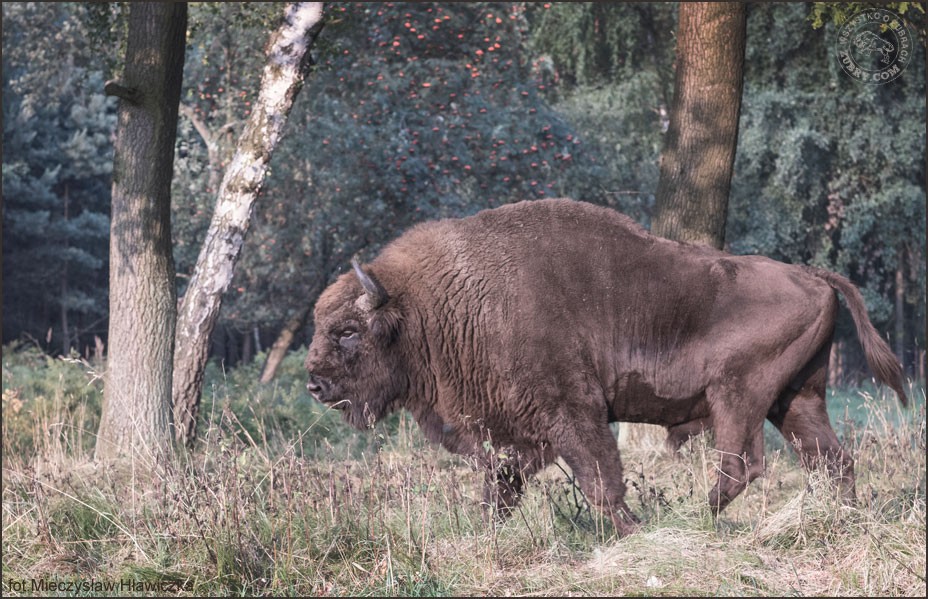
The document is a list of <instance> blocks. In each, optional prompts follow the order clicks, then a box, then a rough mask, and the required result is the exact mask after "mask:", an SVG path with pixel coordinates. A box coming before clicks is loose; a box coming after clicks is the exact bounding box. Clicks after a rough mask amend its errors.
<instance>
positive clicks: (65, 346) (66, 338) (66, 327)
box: [58, 185, 71, 356]
mask: <svg viewBox="0 0 928 599" xmlns="http://www.w3.org/2000/svg"><path fill="white" fill-rule="evenodd" d="M69 203H70V197H69V193H68V186H67V185H65V187H64V222H65V223H67V222H68V219H69V218H70V215H69V214H68V211H69V206H68V204H69ZM61 244H62V246H63V247H64V251H65V252H67V250H68V236H67V234H65V236H64V239H62V240H61ZM59 293H60V294H61V295H60V296H59V297H58V301H59V303H60V304H61V355H62V356H68V355H70V354H71V333H70V332H69V331H70V330H71V325H70V324H69V323H68V261H67V260H62V262H61V289H60V291H59Z"/></svg>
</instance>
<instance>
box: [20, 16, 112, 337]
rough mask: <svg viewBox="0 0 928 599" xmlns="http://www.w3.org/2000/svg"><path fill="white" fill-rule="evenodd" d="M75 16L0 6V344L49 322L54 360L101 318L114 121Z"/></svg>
mask: <svg viewBox="0 0 928 599" xmlns="http://www.w3.org/2000/svg"><path fill="white" fill-rule="evenodd" d="M81 11H82V9H81V8H80V6H71V7H69V6H66V5H63V4H55V5H49V6H39V5H36V4H27V3H19V4H4V6H3V22H4V24H3V48H4V52H3V205H4V206H3V280H4V294H3V320H4V327H3V329H4V330H3V334H4V339H15V338H18V337H20V336H21V335H31V336H33V337H35V338H44V337H46V331H47V330H48V329H49V326H50V324H51V318H50V317H49V315H50V313H52V314H56V315H58V318H56V319H55V320H56V321H57V322H56V324H55V325H53V326H54V328H53V330H52V331H49V335H50V339H51V340H53V341H54V342H55V343H56V344H57V345H58V347H61V348H62V351H63V353H65V354H67V351H68V348H69V347H71V346H72V345H77V346H78V347H83V346H84V345H86V344H92V341H91V340H92V337H93V335H95V334H97V335H102V334H103V333H104V331H105V326H101V323H102V322H103V321H104V319H105V316H106V314H107V295H106V281H107V261H108V246H107V240H108V238H109V194H110V190H109V182H110V173H111V171H112V140H111V136H112V133H113V130H114V127H115V113H114V110H113V106H114V103H113V102H112V101H111V100H108V99H107V98H106V97H104V95H103V75H102V72H101V70H100V65H99V64H98V60H97V58H96V57H95V54H94V53H93V51H92V48H91V47H89V46H88V45H87V44H85V43H84V42H83V40H84V36H85V35H86V30H85V29H84V27H83V25H82V23H81V20H80V18H79V15H80V14H81ZM39 39H41V40H43V43H41V44H36V40H39ZM65 323H68V330H67V331H64V330H63V327H64V326H65ZM78 339H80V340H81V341H82V343H80V342H78Z"/></svg>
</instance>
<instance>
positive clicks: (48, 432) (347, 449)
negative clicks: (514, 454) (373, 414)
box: [2, 347, 926, 596]
mask: <svg viewBox="0 0 928 599" xmlns="http://www.w3.org/2000/svg"><path fill="white" fill-rule="evenodd" d="M301 358H302V356H300V355H298V354H297V353H295V354H293V355H291V356H290V357H289V358H288V359H287V360H286V361H285V363H284V365H283V366H282V370H281V372H280V374H279V376H278V378H277V380H276V381H275V382H273V383H271V384H270V385H266V386H263V385H259V384H258V383H256V382H255V381H256V380H257V377H258V367H257V366H245V367H241V368H237V369H235V370H232V371H230V372H222V370H221V369H219V368H216V367H215V366H211V368H210V371H209V372H208V377H207V385H206V389H207V392H206V394H205V397H204V404H203V407H202V410H201V413H203V414H204V424H203V425H202V432H201V435H200V436H201V440H200V441H199V444H198V446H197V447H196V448H195V449H194V450H193V451H190V452H179V454H178V455H177V456H176V457H175V459H173V460H172V461H171V462H170V463H168V464H164V465H161V466H159V467H157V468H156V469H154V470H151V469H148V468H143V467H141V465H134V464H131V463H130V464H124V465H121V466H119V467H103V466H101V465H99V464H96V463H94V462H93V460H92V453H93V436H94V433H95V432H96V425H97V423H98V421H99V410H100V401H101V383H100V381H99V372H100V369H101V366H100V365H95V364H89V363H87V362H84V361H81V360H79V359H77V358H73V359H68V360H61V359H52V358H47V357H45V356H43V355H41V354H40V353H39V352H37V351H35V350H33V349H31V348H28V347H16V348H14V347H5V348H4V351H3V499H2V501H3V540H2V546H3V594H4V596H6V595H11V596H16V595H35V594H41V595H53V594H68V595H127V594H128V595H165V594H168V595H182V596H187V595H230V594H231V595H415V596H422V595H505V594H523V595H524V594H533V595H552V596H566V595H571V594H583V595H627V594H644V595H737V596H745V595H755V596H756V595H794V594H800V595H866V596H872V595H892V596H924V595H925V590H926V586H925V568H926V561H925V532H926V531H925V467H926V464H925V439H926V437H925V435H926V433H925V393H924V390H922V389H920V388H913V389H912V395H911V396H912V398H913V399H914V400H915V401H914V402H913V403H914V405H913V406H911V407H909V408H908V409H900V408H899V406H898V402H897V401H896V399H895V397H894V396H892V394H891V393H888V392H886V391H884V390H869V391H867V390H865V391H861V390H851V391H847V392H843V393H839V394H835V395H834V396H833V397H831V398H830V404H831V405H830V407H831V408H832V417H833V421H834V426H835V429H836V431H837V432H838V434H839V436H840V437H841V438H842V443H844V444H845V447H846V448H848V449H849V450H850V451H851V453H852V455H853V456H854V458H855V461H856V469H857V495H858V499H859V502H858V504H857V505H856V506H846V505H843V504H842V503H841V502H840V501H838V500H837V498H836V497H835V493H834V486H833V485H832V484H831V482H830V481H829V480H827V477H826V476H824V475H823V474H822V473H821V472H818V471H813V472H812V473H808V472H805V471H804V470H802V469H801V468H800V466H799V465H798V463H797V460H796V458H795V456H794V455H793V454H792V452H791V450H789V449H788V448H787V447H786V446H785V444H784V443H782V442H781V441H777V440H776V438H775V437H773V436H771V435H769V434H768V435H766V438H767V451H766V459H767V471H766V475H765V476H764V477H762V478H761V479H759V480H757V481H755V482H754V483H753V484H752V485H751V486H749V487H748V489H747V490H746V491H745V492H744V493H743V494H742V496H740V497H739V498H738V499H737V500H736V501H735V502H734V503H733V504H732V505H731V506H729V508H728V509H727V510H726V511H725V512H723V514H722V516H721V517H720V518H719V519H718V520H715V519H713V518H712V517H711V516H710V514H709V510H708V509H707V506H706V501H705V497H706V494H707V492H708V490H709V488H710V486H711V485H712V483H713V482H714V476H715V474H714V473H715V468H716V464H717V461H718V459H717V454H716V453H715V452H714V451H713V450H712V448H711V440H710V439H707V438H706V437H697V438H696V439H694V440H692V441H691V442H689V443H688V444H687V445H685V446H684V447H683V449H682V450H681V452H680V453H679V454H677V455H675V456H671V455H668V454H666V453H665V452H664V451H662V450H660V449H659V448H656V447H651V446H642V447H638V448H636V447H630V448H627V449H625V450H624V451H623V461H624V465H625V475H626V480H627V483H628V487H629V494H628V501H629V505H630V506H631V507H632V508H633V509H634V510H635V511H636V512H637V513H638V515H639V516H641V517H642V518H643V519H644V520H645V522H646V523H645V526H644V528H643V529H642V531H641V532H639V533H637V534H634V535H631V536H629V537H626V538H622V539H617V538H616V537H615V534H614V531H613V530H612V529H611V527H610V526H609V525H608V524H606V523H605V522H604V521H603V518H602V517H601V516H600V515H599V513H598V512H596V511H595V510H590V509H589V506H588V505H587V503H586V502H585V500H584V498H583V496H582V494H580V493H579V491H578V490H577V489H576V487H574V485H573V484H572V481H571V479H570V474H569V471H568V470H567V469H566V467H564V466H562V465H557V466H552V467H549V468H548V469H547V470H545V471H543V472H542V473H541V474H540V475H539V476H538V477H536V479H535V480H534V481H533V484H531V485H530V487H529V488H528V492H527V495H526V497H525V498H524V501H523V503H522V504H521V506H520V508H519V509H518V510H517V511H516V513H515V514H514V515H513V516H512V517H511V518H509V519H508V520H507V521H505V522H497V521H495V520H493V519H489V520H488V519H485V518H484V513H483V510H482V509H481V507H480V504H479V503H480V498H481V497H482V490H481V487H480V485H481V483H482V474H481V473H479V472H477V471H475V470H474V468H473V467H472V464H471V463H469V461H468V460H467V459H464V458H461V457H459V456H454V455H451V454H448V453H447V452H445V451H444V450H441V449H439V448H436V447H433V446H431V445H430V444H428V443H426V442H425V441H424V440H423V438H422V437H421V436H420V434H419V431H418V429H417V427H416V425H415V423H414V422H412V420H411V419H410V418H409V417H408V416H406V415H403V414H397V415H394V416H392V417H391V418H389V419H388V420H387V421H386V422H384V423H382V424H380V425H378V426H377V427H376V428H375V429H374V430H372V431H368V432H366V433H358V432H355V431H353V430H351V429H350V428H348V427H347V426H346V425H344V424H343V423H342V422H341V421H340V420H339V418H338V415H337V414H336V413H333V412H331V411H328V410H326V409H324V408H322V407H321V406H319V405H318V404H316V403H315V402H313V401H312V400H311V398H310V397H309V396H308V395H307V394H306V392H305V390H304V387H303V385H304V384H305V381H304V376H303V373H302V368H301V364H300V361H301ZM137 466H138V467H137ZM69 585H71V586H69Z"/></svg>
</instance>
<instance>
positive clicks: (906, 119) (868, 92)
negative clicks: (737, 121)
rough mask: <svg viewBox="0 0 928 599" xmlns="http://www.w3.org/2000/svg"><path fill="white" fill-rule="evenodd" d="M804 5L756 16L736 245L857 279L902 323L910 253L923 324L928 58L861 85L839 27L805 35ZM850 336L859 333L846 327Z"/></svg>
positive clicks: (875, 314) (876, 317) (734, 200)
mask: <svg viewBox="0 0 928 599" xmlns="http://www.w3.org/2000/svg"><path fill="white" fill-rule="evenodd" d="M805 11H806V9H805V8H804V7H803V6H800V5H791V6H773V5H756V6H752V8H751V10H750V11H749V19H748V35H747V40H748V41H747V56H746V60H745V64H746V72H745V91H744V100H743V104H742V116H741V125H740V139H739V141H738V155H737V158H736V164H735V177H734V179H733V181H732V193H731V200H730V206H729V221H728V241H729V243H730V245H731V249H732V250H733V251H734V252H736V253H758V254H763V255H767V256H771V257H773V258H776V259H779V260H784V261H786V262H796V263H811V264H815V265H817V266H820V267H824V268H828V269H830V270H835V271H837V272H841V273H845V274H847V275H849V276H850V277H851V278H852V279H853V280H854V281H855V282H856V283H858V284H859V285H862V287H863V292H864V296H865V298H866V299H867V303H868V310H869V312H870V316H871V318H872V319H873V321H874V322H875V323H876V324H877V325H878V326H881V327H886V326H887V325H889V324H891V323H892V322H893V319H894V318H896V315H895V310H894V308H893V305H892V303H891V299H890V298H891V297H892V294H893V290H894V286H895V282H894V281H895V273H896V270H897V268H898V267H899V265H900V260H904V262H903V269H904V272H905V276H906V278H907V280H908V285H907V286H908V288H909V292H910V293H911V294H912V295H910V296H909V297H908V301H909V302H910V305H912V306H913V308H914V310H913V312H915V315H916V318H915V319H914V320H915V322H919V321H920V322H924V320H923V316H921V317H919V316H918V315H923V314H924V305H925V299H924V287H925V268H924V260H923V259H921V258H920V257H921V256H924V255H925V235H924V227H925V201H924V198H925V188H924V162H923V160H922V157H923V155H924V148H925V131H924V128H923V127H916V126H913V125H914V124H915V123H923V122H924V121H925V106H924V102H923V98H924V93H925V79H924V76H923V75H922V74H921V73H923V71H924V53H923V52H917V53H916V56H915V58H914V64H912V65H911V67H912V71H911V72H909V71H907V72H906V73H905V75H904V76H903V77H900V78H899V80H897V81H894V82H893V84H892V85H884V86H866V85H861V84H859V83H857V82H856V81H853V80H851V79H850V78H849V77H846V76H845V75H844V73H843V72H842V71H841V70H840V68H839V66H838V65H837V63H836V61H834V60H833V59H831V56H830V54H831V52H832V46H831V45H832V44H833V42H834V31H832V30H831V28H830V27H826V30H825V31H823V32H812V31H809V32H808V33H807V34H803V35H799V34H801V33H802V32H803V31H808V30H806V29H804V28H803V23H804V20H805V17H806V12H805ZM797 39H798V42H799V43H798V44H797ZM823 65H824V66H825V68H823ZM919 318H921V319H922V320H919ZM911 328H912V331H911V334H912V338H911V342H912V345H917V346H918V347H924V344H925V339H924V336H923V332H920V331H919V330H917V328H916V327H914V326H913V327H911ZM842 335H851V336H853V333H852V329H850V326H849V323H848V322H843V324H842ZM854 346H855V347H856V342H855V344H854ZM910 359H911V358H910Z"/></svg>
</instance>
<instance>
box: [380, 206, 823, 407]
mask: <svg viewBox="0 0 928 599" xmlns="http://www.w3.org/2000/svg"><path fill="white" fill-rule="evenodd" d="M381 260H383V261H384V262H383V263H384V265H387V264H391V263H392V265H393V268H387V269H386V270H387V271H396V270H398V268H397V267H399V266H400V265H403V266H404V267H405V268H406V271H405V272H406V274H405V276H404V279H405V280H404V282H403V286H404V287H405V288H408V289H410V293H411V295H412V296H413V298H414V299H415V301H417V302H419V305H420V307H421V309H420V311H419V313H420V314H421V315H422V317H423V318H424V320H425V321H426V330H427V331H428V335H427V336H428V337H429V341H428V343H429V344H430V348H429V351H428V354H429V355H431V356H432V357H433V358H434V359H435V361H436V362H437V365H436V368H435V370H436V372H437V373H438V374H439V378H446V379H450V380H453V383H452V386H453V387H455V388H456V389H461V390H463V392H464V396H465V397H467V398H468V399H467V401H469V402H474V403H475V404H481V403H482V402H490V403H493V402H494V401H496V402H502V404H505V405H506V406H511V405H521V404H524V403H526V402H529V403H530V402H532V401H535V399H532V398H530V397H528V396H532V394H533V393H535V392H534V391H532V389H536V390H537V389H538V388H539V387H541V386H549V387H554V388H557V387H563V386H564V385H565V384H568V383H569V384H571V385H575V384H583V383H582V381H578V380H577V379H578V377H580V378H582V377H584V376H586V377H589V376H591V377H593V378H594V379H595V380H596V385H597V386H601V387H602V388H603V389H604V391H605V392H606V395H607V397H606V399H607V401H609V402H610V403H613V402H614V400H615V398H616V397H618V396H619V395H621V394H622V393H623V390H625V394H626V395H628V394H629V391H628V390H629V389H631V388H634V389H636V390H637V391H636V393H637V394H639V395H647V396H650V397H651V398H652V399H654V400H655V401H658V402H671V401H674V400H679V401H681V402H692V401H694V398H698V397H700V396H701V394H703V393H704V391H705V389H706V388H707V387H708V386H709V385H711V384H712V383H713V377H717V376H719V373H720V372H724V371H725V370H726V369H728V368H729V366H728V364H729V363H733V362H735V361H737V360H740V359H742V358H741V357H742V356H744V355H755V356H761V355H765V354H769V355H770V359H771V360H773V359H775V356H776V355H777V352H782V351H783V350H784V348H785V347H786V346H788V345H789V344H790V343H791V342H792V341H794V340H795V339H796V338H798V337H800V336H801V334H802V332H803V331H804V330H805V329H806V328H808V327H811V326H815V322H816V319H817V318H818V314H820V313H822V312H823V311H826V312H827V311H828V309H829V306H831V305H833V304H834V294H833V293H832V292H831V290H830V288H828V287H827V285H824V284H822V283H821V282H820V281H817V280H815V278H814V277H811V276H808V275H807V274H805V273H804V272H802V271H801V269H798V268H797V267H793V266H790V265H786V264H782V263H778V262H775V261H772V260H769V259H766V258H760V257H735V256H731V255H729V254H726V253H724V252H720V251H717V250H714V249H712V248H706V247H702V246H693V245H688V244H681V243H677V242H673V241H669V240H665V239H661V238H658V237H655V236H652V235H650V234H649V233H648V232H646V231H645V230H644V229H642V228H641V227H640V226H638V225H637V224H636V223H634V221H632V220H631V219H629V218H628V217H626V216H624V215H622V214H620V213H618V212H615V211H613V210H610V209H608V208H603V207H599V206H594V205H592V204H587V203H584V202H576V201H572V200H538V201H531V202H521V203H518V204H511V205H507V206H503V207H500V208H497V209H494V210H487V211H483V212H480V213H478V214H476V215H474V216H471V217H468V218H463V219H449V220H443V221H436V222H432V223H425V224H422V225H419V226H417V227H414V228H413V229H412V230H410V231H409V232H407V233H406V234H404V235H403V236H402V237H401V238H399V239H398V240H396V241H395V242H394V243H393V244H391V246H389V247H388V249H387V250H386V251H385V252H384V253H383V254H382V255H381V258H380V259H378V262H379V261H381ZM388 288H389V285H388ZM832 312H833V308H832ZM797 360H799V358H797ZM526 388H528V391H526ZM513 389H515V390H517V391H513ZM512 393H522V394H527V396H526V397H522V398H519V399H518V401H516V400H511V399H506V398H507V397H508V396H509V395H511V394H512ZM494 397H496V399H495V400H494ZM534 397H535V398H537V393H535V395H534ZM639 405H644V404H643V403H642V402H639ZM665 407H666V406H665ZM498 408H499V406H488V409H487V410H484V411H483V412H484V413H487V414H488V413H493V412H496V411H498ZM654 409H655V410H656V413H658V414H659V412H660V411H661V409H662V408H661V406H660V403H656V404H654ZM637 418H639V419H641V420H649V419H651V416H650V415H648V414H639V415H637Z"/></svg>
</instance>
